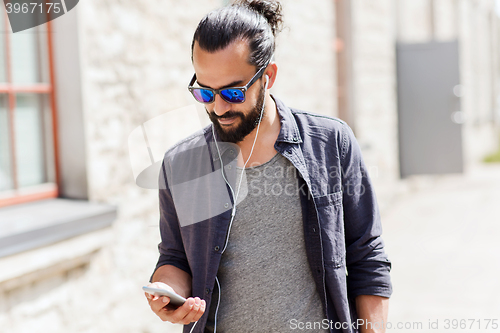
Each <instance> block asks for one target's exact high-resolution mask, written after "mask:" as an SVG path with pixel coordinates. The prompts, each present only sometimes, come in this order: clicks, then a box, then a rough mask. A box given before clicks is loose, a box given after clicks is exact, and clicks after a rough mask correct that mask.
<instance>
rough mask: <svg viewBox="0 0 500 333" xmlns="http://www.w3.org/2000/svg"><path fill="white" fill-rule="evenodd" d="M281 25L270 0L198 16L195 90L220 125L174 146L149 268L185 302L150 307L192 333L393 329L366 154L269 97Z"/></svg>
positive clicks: (164, 300) (345, 131) (335, 124)
mask: <svg viewBox="0 0 500 333" xmlns="http://www.w3.org/2000/svg"><path fill="white" fill-rule="evenodd" d="M280 25H281V7H280V5H279V3H277V2H274V1H267V0H254V1H242V2H239V3H238V4H236V5H232V6H228V7H224V8H221V9H218V10H215V11H213V12H211V13H209V14H207V16H205V18H203V19H202V20H201V21H200V24H199V25H198V28H197V30H196V32H195V35H194V38H193V44H192V61H193V66H194V69H195V76H194V77H193V79H192V81H191V83H190V85H189V89H190V91H191V92H192V94H193V96H194V97H195V99H196V100H197V101H199V102H202V103H205V108H206V111H207V113H208V115H209V117H210V119H211V121H212V126H209V127H207V128H205V129H204V130H203V131H201V132H200V133H197V134H195V135H193V136H191V137H189V138H187V139H185V140H183V141H182V142H180V143H178V144H177V145H175V146H174V147H173V148H172V149H170V150H169V151H168V152H167V153H166V154H165V159H164V162H163V167H162V171H161V172H160V186H161V189H160V231H161V236H162V242H161V243H160V245H159V250H160V258H159V261H158V264H157V267H156V270H155V272H154V274H153V276H152V277H151V282H152V284H151V286H153V287H159V288H166V289H169V290H171V291H174V292H176V293H178V294H180V295H181V296H183V297H185V298H187V301H186V302H185V303H184V305H182V306H181V307H179V308H177V309H174V308H172V307H170V306H168V302H169V299H168V297H158V296H150V295H149V294H146V296H147V297H148V302H149V304H150V306H151V308H152V310H153V311H154V312H155V313H156V314H157V315H158V316H159V317H160V318H161V319H162V320H164V321H170V322H172V323H180V324H184V325H186V326H185V327H184V332H190V331H193V332H211V331H217V332H289V331H291V330H294V329H306V330H307V329H309V331H313V332H384V331H385V329H384V328H383V326H384V325H383V324H384V323H385V322H386V319H387V311H388V297H389V296H390V295H391V293H392V287H391V282H390V277H389V271H390V267H391V264H390V261H389V260H388V258H387V256H386V255H385V253H384V249H383V242H382V240H381V238H380V234H381V223H380V217H379V213H378V207H377V203H376V198H375V195H374V193H373V189H372V186H371V183H370V180H369V178H368V176H367V173H366V168H365V165H364V163H363V161H362V157H361V153H360V149H359V147H358V145H357V143H356V140H355V138H354V135H353V133H352V131H351V130H350V129H349V127H348V126H347V125H346V124H345V123H344V122H342V121H340V120H338V119H335V118H331V117H326V116H321V115H316V114H312V113H307V112H303V111H299V110H294V109H290V108H288V107H287V106H285V105H284V104H283V102H281V101H280V100H279V99H277V98H275V97H274V96H271V95H270V93H269V89H270V88H271V87H272V86H273V85H274V83H275V80H276V75H277V72H278V68H277V65H276V63H274V62H273V61H272V55H273V53H274V45H275V44H274V38H275V34H277V33H278V31H279V28H280ZM228 145H229V146H228ZM230 145H233V146H234V147H235V148H237V149H238V150H239V153H238V154H237V155H238V156H237V157H236V156H235V157H234V159H231V158H230V157H229V159H228V156H229V155H230V154H231V153H233V149H232V148H231V146H230ZM228 147H229V148H228ZM231 166H234V167H233V168H231ZM186 170H188V171H186ZM231 171H232V172H233V173H232V175H230V173H231ZM290 171H292V172H290ZM207 177H208V178H207ZM195 179H198V180H200V179H203V180H202V181H198V182H195V181H194V180H195ZM207 179H209V180H208V181H207ZM186 184H188V185H189V186H187V185H186ZM200 184H202V185H200ZM221 184H222V185H221ZM217 188H218V189H217ZM221 188H222V189H223V190H221ZM202 192H203V193H207V195H200V193H202ZM186 193H187V194H186ZM229 194H230V195H229ZM197 196H198V197H200V196H201V199H200V198H197ZM226 196H227V197H228V198H229V200H230V201H231V202H230V203H225V204H222V202H223V201H224V199H221V198H222V197H224V198H225V197H226ZM221 200H222V201H221ZM220 203H221V204H220ZM204 205H206V206H204ZM199 207H208V208H206V209H205V208H203V209H199ZM217 207H224V208H223V209H222V210H217ZM198 210H201V211H202V214H201V215H200V214H199V212H198ZM207 211H210V212H209V213H207ZM203 212H205V213H206V215H205V217H203V216H204V215H203ZM200 216H202V217H200Z"/></svg>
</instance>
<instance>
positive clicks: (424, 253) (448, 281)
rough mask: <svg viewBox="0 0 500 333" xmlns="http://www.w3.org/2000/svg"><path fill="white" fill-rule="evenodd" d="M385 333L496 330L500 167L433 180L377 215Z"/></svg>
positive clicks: (499, 325) (499, 319)
mask: <svg viewBox="0 0 500 333" xmlns="http://www.w3.org/2000/svg"><path fill="white" fill-rule="evenodd" d="M382 221H383V222H382V223H383V238H384V241H385V244H386V251H387V253H388V255H389V258H390V259H391V261H392V265H393V266H392V272H391V276H392V281H393V288H394V292H393V296H392V297H391V300H390V309H389V318H388V322H390V324H389V326H390V327H389V326H388V329H387V332H404V333H410V332H433V333H436V332H481V333H483V332H500V279H499V278H498V276H499V275H500V241H499V237H500V164H489V165H486V164H481V165H475V166H473V167H470V168H469V170H467V171H466V172H465V173H464V174H462V175H446V176H435V177H431V178H429V180H428V183H427V185H425V186H423V188H422V187H421V188H420V189H418V190H413V191H408V192H407V193H405V194H403V195H400V196H398V197H397V199H395V200H394V202H392V203H391V205H390V206H389V207H388V208H387V209H385V211H384V212H383V214H382Z"/></svg>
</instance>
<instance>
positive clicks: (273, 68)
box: [264, 62, 278, 89]
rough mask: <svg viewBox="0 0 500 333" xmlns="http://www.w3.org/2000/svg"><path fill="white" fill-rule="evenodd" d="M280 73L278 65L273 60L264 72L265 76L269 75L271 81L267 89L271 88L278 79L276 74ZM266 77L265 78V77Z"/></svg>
mask: <svg viewBox="0 0 500 333" xmlns="http://www.w3.org/2000/svg"><path fill="white" fill-rule="evenodd" d="M277 73H278V65H276V63H275V62H271V63H270V64H269V65H268V66H267V68H266V71H265V72H264V76H267V77H268V78H269V79H268V80H269V83H268V85H267V89H271V88H272V87H273V85H274V81H276V74H277ZM264 79H265V78H264Z"/></svg>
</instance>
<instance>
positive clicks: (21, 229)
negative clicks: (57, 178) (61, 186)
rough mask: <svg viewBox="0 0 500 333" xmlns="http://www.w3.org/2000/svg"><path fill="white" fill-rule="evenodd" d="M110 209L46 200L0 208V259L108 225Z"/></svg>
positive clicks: (113, 214) (113, 212)
mask: <svg viewBox="0 0 500 333" xmlns="http://www.w3.org/2000/svg"><path fill="white" fill-rule="evenodd" d="M115 218H116V208H115V207H114V206H109V205H103V204H97V203H91V202H88V201H82V200H67V199H48V200H42V201H36V202H31V203H26V204H20V205H15V206H10V207H5V208H2V209H0V258H1V257H5V256H9V255H13V254H16V253H19V252H22V251H27V250H31V249H34V248H37V247H42V246H45V245H49V244H52V243H55V242H58V241H61V240H64V239H68V238H70V237H75V236H78V235H82V234H85V233H87V232H91V231H94V230H98V229H102V228H105V227H108V226H110V225H111V223H112V222H113V220H114V219H115Z"/></svg>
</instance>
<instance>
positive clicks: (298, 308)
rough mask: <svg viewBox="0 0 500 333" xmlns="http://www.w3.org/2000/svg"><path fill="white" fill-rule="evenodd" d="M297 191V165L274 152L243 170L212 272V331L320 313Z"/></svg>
mask: <svg viewBox="0 0 500 333" xmlns="http://www.w3.org/2000/svg"><path fill="white" fill-rule="evenodd" d="M241 172H242V169H241V168H238V177H237V179H238V180H239V177H240V175H241ZM298 190H299V189H298V181H297V175H296V169H295V168H294V166H293V165H292V164H291V163H290V162H289V161H288V160H287V159H286V158H284V157H283V156H282V155H280V154H276V155H275V156H274V157H273V158H272V159H271V160H270V161H268V162H266V163H264V164H262V165H259V166H256V167H252V168H246V169H245V175H244V178H243V181H242V184H241V190H240V193H239V195H238V201H237V203H238V204H237V207H236V215H235V218H234V221H233V225H232V228H231V232H230V235H229V243H228V245H227V248H226V250H225V252H224V253H223V255H222V258H221V263H220V266H219V270H218V273H217V277H218V279H219V282H220V285H221V294H220V299H221V300H220V305H219V309H218V313H217V332H218V333H229V332H238V333H244V332H290V330H291V328H292V327H297V325H299V324H298V323H304V327H306V325H307V323H317V325H318V323H320V322H321V321H322V320H323V319H324V318H325V317H324V314H323V306H322V304H321V300H320V298H319V294H318V292H317V291H316V286H315V283H314V280H313V277H312V274H311V270H310V268H309V264H308V262H307V257H306V249H305V243H304V231H303V223H302V209H301V204H300V198H299V192H298ZM236 191H237V189H236ZM236 191H235V192H236ZM242 198H243V200H241V199H242ZM218 292H219V290H218V288H217V285H216V286H215V287H214V295H213V297H212V303H211V307H210V310H209V317H208V322H207V326H206V327H207V329H206V332H212V331H213V320H214V315H215V308H216V305H217V300H218ZM292 325H295V326H292ZM301 331H302V330H301ZM306 331H307V330H306ZM313 331H314V332H327V330H322V329H318V326H316V329H314V330H313Z"/></svg>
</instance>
